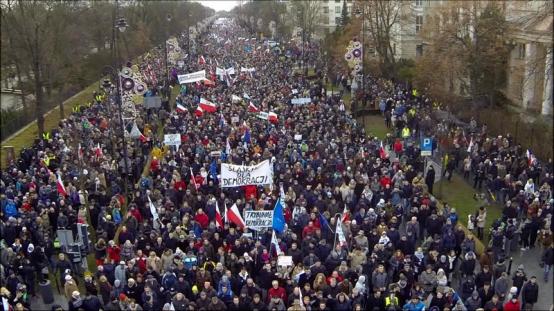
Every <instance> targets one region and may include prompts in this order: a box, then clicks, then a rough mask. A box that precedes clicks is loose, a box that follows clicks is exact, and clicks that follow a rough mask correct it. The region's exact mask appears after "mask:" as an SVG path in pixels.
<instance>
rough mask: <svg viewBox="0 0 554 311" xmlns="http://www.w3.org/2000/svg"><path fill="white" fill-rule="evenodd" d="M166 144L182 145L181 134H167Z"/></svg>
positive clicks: (165, 136)
mask: <svg viewBox="0 0 554 311" xmlns="http://www.w3.org/2000/svg"><path fill="white" fill-rule="evenodd" d="M164 144H166V145H168V146H179V145H180V144H181V134H165V135H164Z"/></svg>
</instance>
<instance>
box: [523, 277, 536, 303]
mask: <svg viewBox="0 0 554 311" xmlns="http://www.w3.org/2000/svg"><path fill="white" fill-rule="evenodd" d="M521 298H522V300H523V301H524V302H525V303H533V304H534V303H536V302H537V301H538V298H539V285H538V284H537V283H534V284H533V283H531V282H527V283H525V285H523V289H522V290H521Z"/></svg>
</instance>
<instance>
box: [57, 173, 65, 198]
mask: <svg viewBox="0 0 554 311" xmlns="http://www.w3.org/2000/svg"><path fill="white" fill-rule="evenodd" d="M56 186H57V188H58V193H59V194H61V195H63V196H64V197H66V196H67V191H65V186H64V185H63V181H62V177H61V176H60V174H59V173H58V179H57V181H56Z"/></svg>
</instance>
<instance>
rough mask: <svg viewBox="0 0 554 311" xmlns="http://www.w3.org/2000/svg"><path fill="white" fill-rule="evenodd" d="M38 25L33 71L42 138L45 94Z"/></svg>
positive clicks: (40, 136) (36, 111)
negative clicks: (41, 70)
mask: <svg viewBox="0 0 554 311" xmlns="http://www.w3.org/2000/svg"><path fill="white" fill-rule="evenodd" d="M38 31H39V30H38V26H35V38H34V40H35V42H34V44H35V51H34V52H35V53H34V57H33V58H34V60H33V73H34V78H35V95H36V109H35V116H36V118H37V127H38V138H39V139H40V138H42V134H43V133H44V102H43V101H44V94H43V90H42V81H41V72H40V59H39V57H40V50H39V40H40V38H39V35H38Z"/></svg>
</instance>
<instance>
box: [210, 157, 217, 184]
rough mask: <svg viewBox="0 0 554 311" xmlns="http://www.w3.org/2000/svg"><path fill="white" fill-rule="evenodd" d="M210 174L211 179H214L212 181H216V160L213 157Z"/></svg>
mask: <svg viewBox="0 0 554 311" xmlns="http://www.w3.org/2000/svg"><path fill="white" fill-rule="evenodd" d="M210 175H211V176H212V180H213V181H214V183H217V162H216V161H215V158H214V159H213V160H212V163H211V164H210Z"/></svg>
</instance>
